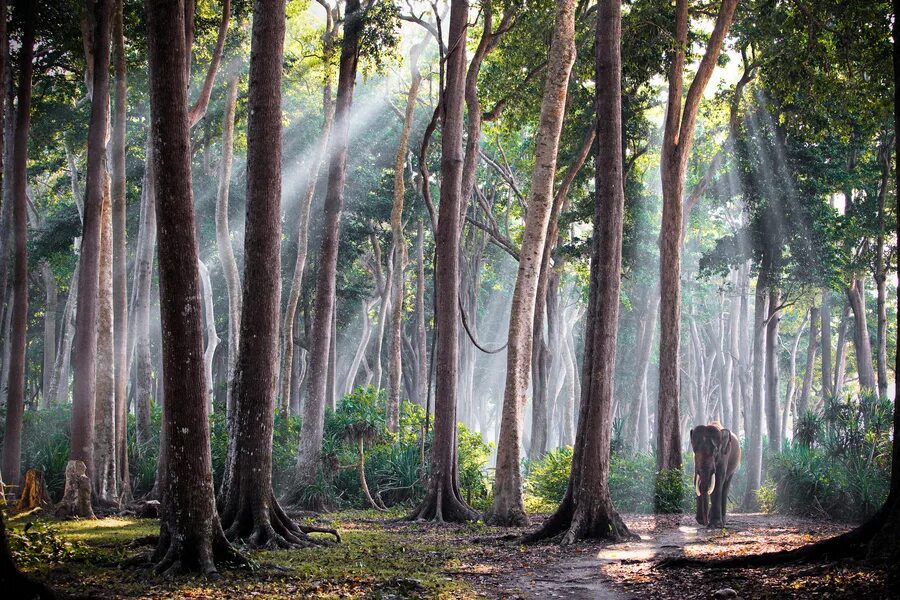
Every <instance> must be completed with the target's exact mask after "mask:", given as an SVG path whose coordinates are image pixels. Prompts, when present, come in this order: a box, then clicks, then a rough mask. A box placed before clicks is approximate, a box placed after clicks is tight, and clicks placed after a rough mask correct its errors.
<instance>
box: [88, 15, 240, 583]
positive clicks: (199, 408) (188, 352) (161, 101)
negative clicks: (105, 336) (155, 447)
mask: <svg viewBox="0 0 900 600" xmlns="http://www.w3.org/2000/svg"><path fill="white" fill-rule="evenodd" d="M147 17H148V18H147V21H148V36H147V38H148V54H149V63H150V108H151V140H152V146H153V152H152V156H153V167H152V168H153V173H154V179H155V189H156V191H157V192H158V193H157V194H155V196H156V202H157V207H156V208H157V216H158V219H159V242H160V243H159V280H160V315H161V324H162V331H163V335H162V339H163V362H164V368H163V375H164V387H165V396H166V398H167V399H170V400H171V399H177V401H171V402H169V401H167V402H165V404H164V409H163V413H164V414H163V429H164V432H163V434H162V438H163V440H164V443H165V448H164V449H161V454H165V456H167V457H169V458H171V459H173V460H161V464H162V465H163V467H162V477H161V478H160V489H161V492H162V494H161V495H162V502H161V510H160V535H159V545H158V546H157V548H156V552H155V554H154V557H153V558H154V561H155V562H156V571H157V572H161V573H166V574H169V575H171V574H177V573H180V572H183V571H200V572H201V573H204V574H206V575H208V576H209V575H213V574H214V573H216V561H218V560H237V559H238V558H239V557H238V555H237V553H236V552H235V551H234V550H233V549H232V548H231V546H230V544H229V543H228V541H227V540H226V539H225V534H224V532H223V531H222V527H221V524H220V522H219V517H218V515H217V514H216V507H215V498H214V492H213V479H212V458H211V454H210V446H209V422H208V420H207V413H206V395H207V390H206V389H205V388H206V381H205V379H204V377H203V372H202V369H203V366H202V364H201V362H200V361H199V357H200V355H201V354H202V353H203V331H202V325H201V314H200V310H201V307H200V282H199V274H198V269H197V256H198V244H197V238H196V227H195V220H194V210H193V199H192V194H191V155H190V146H191V144H190V126H189V122H188V108H187V72H188V68H187V67H188V50H187V42H186V39H185V33H184V32H185V21H184V19H185V11H184V4H183V0H175V1H173V2H151V3H149V4H148V5H147ZM95 76H96V75H95Z"/></svg>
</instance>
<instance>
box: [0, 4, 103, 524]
mask: <svg viewBox="0 0 900 600" xmlns="http://www.w3.org/2000/svg"><path fill="white" fill-rule="evenodd" d="M16 13H18V14H19V15H21V17H22V47H21V48H20V49H19V88H18V97H17V99H16V102H17V105H16V125H15V136H14V138H13V148H12V154H13V160H12V198H13V205H12V213H13V236H14V255H15V258H14V264H13V305H12V317H11V319H12V320H11V328H10V332H9V335H10V340H11V342H12V343H11V348H10V354H9V362H8V365H9V367H8V368H9V383H8V385H9V387H8V388H7V396H6V399H7V401H6V429H5V434H4V438H3V470H2V472H3V474H4V475H5V476H6V478H7V481H8V482H10V483H13V484H16V483H18V482H19V478H20V477H21V475H22V473H21V469H22V465H21V462H22V413H23V412H24V410H25V345H26V342H27V340H26V336H27V328H28V254H27V252H28V248H27V246H26V242H27V238H28V215H27V212H28V195H27V194H28V192H27V189H26V187H27V182H26V176H27V170H26V169H27V166H28V129H29V127H30V125H31V76H32V71H33V67H32V64H31V61H32V57H33V55H34V28H35V21H36V20H37V15H36V14H35V13H36V7H35V6H34V5H32V4H31V2H29V1H28V0H25V1H23V2H17V3H16ZM2 17H3V19H4V20H5V19H6V14H5V12H4V13H3V15H2ZM4 41H5V40H4ZM92 400H93V399H92ZM4 536H5V533H4ZM4 541H5V540H4Z"/></svg>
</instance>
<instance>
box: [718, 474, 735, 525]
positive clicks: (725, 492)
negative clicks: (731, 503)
mask: <svg viewBox="0 0 900 600" xmlns="http://www.w3.org/2000/svg"><path fill="white" fill-rule="evenodd" d="M732 477H733V474H732V475H729V476H728V477H726V478H725V484H724V485H723V486H722V498H721V502H722V527H725V525H726V523H727V521H728V520H727V519H726V518H725V515H726V513H727V511H728V490H729V489H731V478H732Z"/></svg>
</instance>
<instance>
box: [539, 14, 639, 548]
mask: <svg viewBox="0 0 900 600" xmlns="http://www.w3.org/2000/svg"><path fill="white" fill-rule="evenodd" d="M621 10H622V4H621V0H604V1H603V2H601V4H600V7H599V14H598V15H597V31H596V36H597V42H596V47H595V48H596V49H595V52H596V55H595V57H596V65H597V78H596V81H597V158H596V197H595V209H594V230H593V240H592V244H593V247H592V251H591V279H590V295H589V298H588V313H587V318H586V329H585V340H586V346H585V357H584V379H583V381H584V385H583V387H582V392H581V412H580V415H581V416H580V418H579V419H578V431H577V433H576V438H575V450H574V453H573V455H572V471H571V473H570V475H569V483H568V486H567V487H566V494H565V496H564V497H563V500H562V503H561V504H560V505H559V508H557V509H556V512H555V513H553V515H552V516H551V517H550V518H549V519H547V521H545V522H544V524H543V526H542V527H541V528H540V529H538V530H537V531H536V532H535V533H533V534H531V535H529V536H528V537H527V538H526V540H528V541H536V540H539V539H543V538H547V537H553V536H555V535H557V534H559V533H561V532H565V534H564V535H563V538H562V543H563V544H571V543H574V542H576V541H578V540H581V539H596V538H601V539H610V540H620V539H623V538H628V537H631V534H630V533H629V531H628V528H627V527H626V526H625V523H624V521H622V519H621V517H619V515H618V513H616V511H615V509H614V508H613V505H612V500H611V498H610V495H609V453H610V440H611V437H612V403H613V392H614V389H613V379H614V375H615V364H616V339H617V337H618V328H619V290H620V285H621V268H622V230H623V222H624V213H625V191H624V188H623V184H622V181H623V177H622V172H623V159H622V156H623V153H622V91H621V90H622V86H621V77H622V58H621V56H622V55H621V44H622V16H621Z"/></svg>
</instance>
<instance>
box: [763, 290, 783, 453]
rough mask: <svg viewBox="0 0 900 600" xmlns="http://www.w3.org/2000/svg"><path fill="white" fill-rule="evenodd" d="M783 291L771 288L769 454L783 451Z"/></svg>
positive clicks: (769, 321)
mask: <svg viewBox="0 0 900 600" xmlns="http://www.w3.org/2000/svg"><path fill="white" fill-rule="evenodd" d="M780 302H781V293H780V291H779V290H778V288H776V287H772V288H771V289H769V315H768V318H767V323H766V431H767V433H768V441H769V455H770V456H775V455H776V454H778V453H779V452H780V451H781V432H780V431H779V425H780V424H781V422H780V420H779V415H780V414H781V412H780V411H779V410H778V398H779V397H780V396H781V394H780V393H779V390H780V385H779V384H780V373H779V368H778V323H779V321H781V315H780V312H781V308H780V306H779V304H780Z"/></svg>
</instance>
